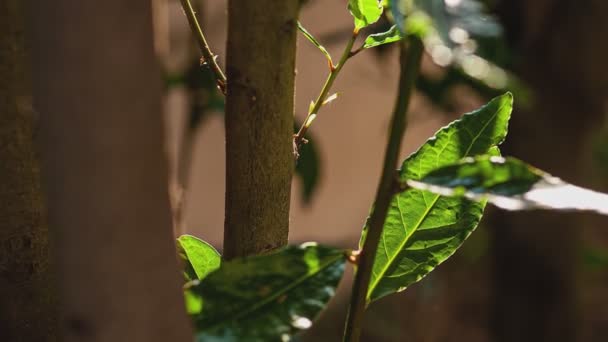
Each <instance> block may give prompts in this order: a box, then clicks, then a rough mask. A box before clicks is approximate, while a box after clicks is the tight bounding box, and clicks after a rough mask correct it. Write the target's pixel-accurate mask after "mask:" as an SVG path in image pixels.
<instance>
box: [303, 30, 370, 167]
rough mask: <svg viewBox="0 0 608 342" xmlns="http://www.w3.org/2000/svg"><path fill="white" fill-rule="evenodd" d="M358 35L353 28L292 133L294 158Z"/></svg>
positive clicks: (348, 56)
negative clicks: (311, 102)
mask: <svg viewBox="0 0 608 342" xmlns="http://www.w3.org/2000/svg"><path fill="white" fill-rule="evenodd" d="M358 36H359V32H358V31H357V30H354V31H353V34H352V36H351V38H350V40H349V41H348V43H347V44H346V47H345V48H344V52H343V53H342V57H341V58H340V61H339V62H338V65H336V66H335V67H333V68H332V67H331V66H330V72H329V75H328V76H327V79H326V80H325V84H324V85H323V88H321V92H320V93H319V96H318V97H317V100H316V101H315V103H314V106H313V107H312V108H311V109H310V111H309V112H308V115H307V116H306V119H305V120H304V122H303V123H302V126H301V127H300V129H299V130H298V133H296V134H295V135H294V139H293V149H294V156H295V158H296V160H297V159H298V156H299V153H298V151H299V150H300V146H302V144H304V143H306V140H305V139H304V136H305V135H306V132H307V131H308V128H309V127H310V124H311V123H312V121H313V120H314V116H316V115H317V114H318V113H319V110H321V107H323V103H324V102H325V99H326V98H327V94H328V93H329V91H330V90H331V87H332V85H333V84H334V81H335V80H336V77H338V74H339V73H340V71H341V70H342V67H344V64H346V61H347V60H348V59H349V58H350V57H351V49H352V48H353V45H354V44H355V40H356V39H357V37H358Z"/></svg>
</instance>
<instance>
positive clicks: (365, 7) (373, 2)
mask: <svg viewBox="0 0 608 342" xmlns="http://www.w3.org/2000/svg"><path fill="white" fill-rule="evenodd" d="M348 10H349V11H350V14H352V16H353V18H355V29H356V30H359V29H362V28H364V27H366V26H369V25H371V24H373V23H375V22H376V21H378V19H380V16H381V15H382V11H383V10H384V9H383V8H382V5H381V4H380V2H379V1H378V0H349V1H348Z"/></svg>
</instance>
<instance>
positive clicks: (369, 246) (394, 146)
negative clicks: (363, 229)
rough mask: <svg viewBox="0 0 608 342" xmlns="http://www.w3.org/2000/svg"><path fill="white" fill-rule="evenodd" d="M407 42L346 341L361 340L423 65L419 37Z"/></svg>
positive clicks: (356, 276) (355, 288)
mask: <svg viewBox="0 0 608 342" xmlns="http://www.w3.org/2000/svg"><path fill="white" fill-rule="evenodd" d="M408 43H409V44H408V46H407V51H406V49H405V44H402V45H401V76H400V80H399V90H398V93H397V94H398V95H397V102H396V104H395V109H394V112H393V118H392V122H391V133H390V136H389V139H388V144H387V147H386V152H385V156H384V167H383V170H382V178H381V179H380V184H379V185H378V191H377V193H376V199H375V204H374V210H373V212H372V215H371V217H370V221H369V230H368V233H367V237H366V239H365V243H364V245H363V249H362V251H361V255H360V256H359V263H358V267H357V272H356V275H355V282H354V285H353V291H352V294H351V300H350V306H349V310H348V315H347V318H346V327H345V330H344V341H345V342H357V341H359V337H360V335H361V330H362V325H363V316H364V312H365V307H366V305H367V291H368V287H369V281H370V278H371V273H372V268H373V265H374V258H375V257H376V251H377V250H378V243H379V241H380V237H381V236H382V228H383V226H384V221H385V220H386V214H387V212H388V209H389V206H390V203H391V200H392V198H393V195H394V194H395V189H396V184H395V183H396V179H395V170H396V168H397V159H398V156H399V150H400V148H401V140H402V138H403V134H404V132H405V128H406V126H407V120H406V114H407V108H408V106H409V103H410V98H411V94H412V90H413V88H414V83H415V81H416V77H417V76H418V69H419V67H420V61H421V58H422V52H423V45H422V42H421V41H420V39H418V38H416V37H410V38H409V39H408ZM406 52H407V53H406Z"/></svg>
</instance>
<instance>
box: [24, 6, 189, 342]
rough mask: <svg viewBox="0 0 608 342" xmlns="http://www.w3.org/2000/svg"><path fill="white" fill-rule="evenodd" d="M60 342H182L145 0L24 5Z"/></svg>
mask: <svg viewBox="0 0 608 342" xmlns="http://www.w3.org/2000/svg"><path fill="white" fill-rule="evenodd" d="M30 5H31V12H32V19H33V21H32V39H31V40H32V43H33V47H34V49H33V52H34V53H33V56H34V95H35V107H36V109H37V111H38V112H40V115H41V131H42V134H41V135H42V140H43V141H42V142H43V150H42V154H43V161H44V162H43V175H44V178H45V181H46V184H47V187H48V197H49V220H50V221H49V222H50V227H51V231H52V233H53V236H54V237H55V240H56V247H57V254H58V269H59V276H60V281H59V286H60V293H61V299H62V302H61V308H62V316H61V323H62V328H63V332H64V338H63V340H65V341H68V342H69V341H79V342H83V341H95V342H101V341H108V342H110V341H111V342H115V341H146V342H151V341H159V342H160V341H162V342H167V341H177V342H178V341H192V332H191V327H190V324H189V320H188V318H187V316H186V313H185V309H184V304H183V303H184V301H183V297H182V294H181V286H180V285H181V279H180V276H181V275H180V273H181V272H180V271H179V268H178V262H177V258H176V253H175V247H174V242H173V241H174V240H173V235H172V223H171V215H170V206H169V196H168V190H167V188H168V186H167V184H168V179H167V163H166V156H165V151H164V146H163V141H164V137H163V135H164V134H163V126H162V117H161V108H162V107H161V101H160V99H161V73H160V70H159V68H158V65H157V61H156V57H155V54H154V49H153V43H152V42H153V39H152V14H151V8H150V7H151V4H150V1H148V0H132V1H123V0H108V1H103V2H91V1H70V0H60V1H52V2H51V1H32V2H31V3H30Z"/></svg>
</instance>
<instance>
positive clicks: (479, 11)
mask: <svg viewBox="0 0 608 342" xmlns="http://www.w3.org/2000/svg"><path fill="white" fill-rule="evenodd" d="M388 4H389V6H390V8H391V11H390V14H391V16H392V19H393V20H394V22H395V23H396V24H397V26H398V27H399V28H400V29H401V31H402V32H404V33H409V34H416V35H418V36H420V37H421V38H422V39H423V41H424V43H425V48H426V51H427V52H428V54H429V55H430V57H431V59H432V60H433V62H434V63H435V64H437V65H439V66H441V67H444V68H445V73H443V74H442V75H440V76H439V77H437V76H435V77H432V78H431V77H429V76H428V75H424V74H423V75H422V76H421V77H420V78H419V81H418V82H417V88H418V89H419V90H421V91H422V92H424V93H425V94H426V95H428V96H429V98H431V99H432V100H433V102H435V103H436V104H438V105H442V106H447V105H448V98H449V96H448V92H449V91H450V90H451V89H453V87H454V86H457V85H466V86H469V87H471V88H472V89H474V90H476V91H477V92H479V93H480V94H481V95H483V96H485V97H493V96H497V95H498V94H500V93H503V92H504V91H505V90H507V89H509V91H512V92H514V93H515V95H516V96H517V97H518V99H519V104H520V105H522V104H523V105H526V104H527V103H528V102H529V101H530V94H529V91H528V90H527V89H526V87H525V85H524V84H523V83H522V82H520V81H519V80H518V79H517V78H516V77H515V76H514V75H513V74H512V73H511V72H509V71H508V68H509V67H510V66H511V64H512V61H511V54H510V52H509V51H508V49H507V46H506V43H505V42H504V40H503V38H502V28H501V26H500V24H499V23H498V21H497V20H496V19H495V18H494V17H493V16H491V15H489V14H486V11H485V8H484V5H483V4H482V3H481V2H479V1H478V0H389V1H388Z"/></svg>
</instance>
